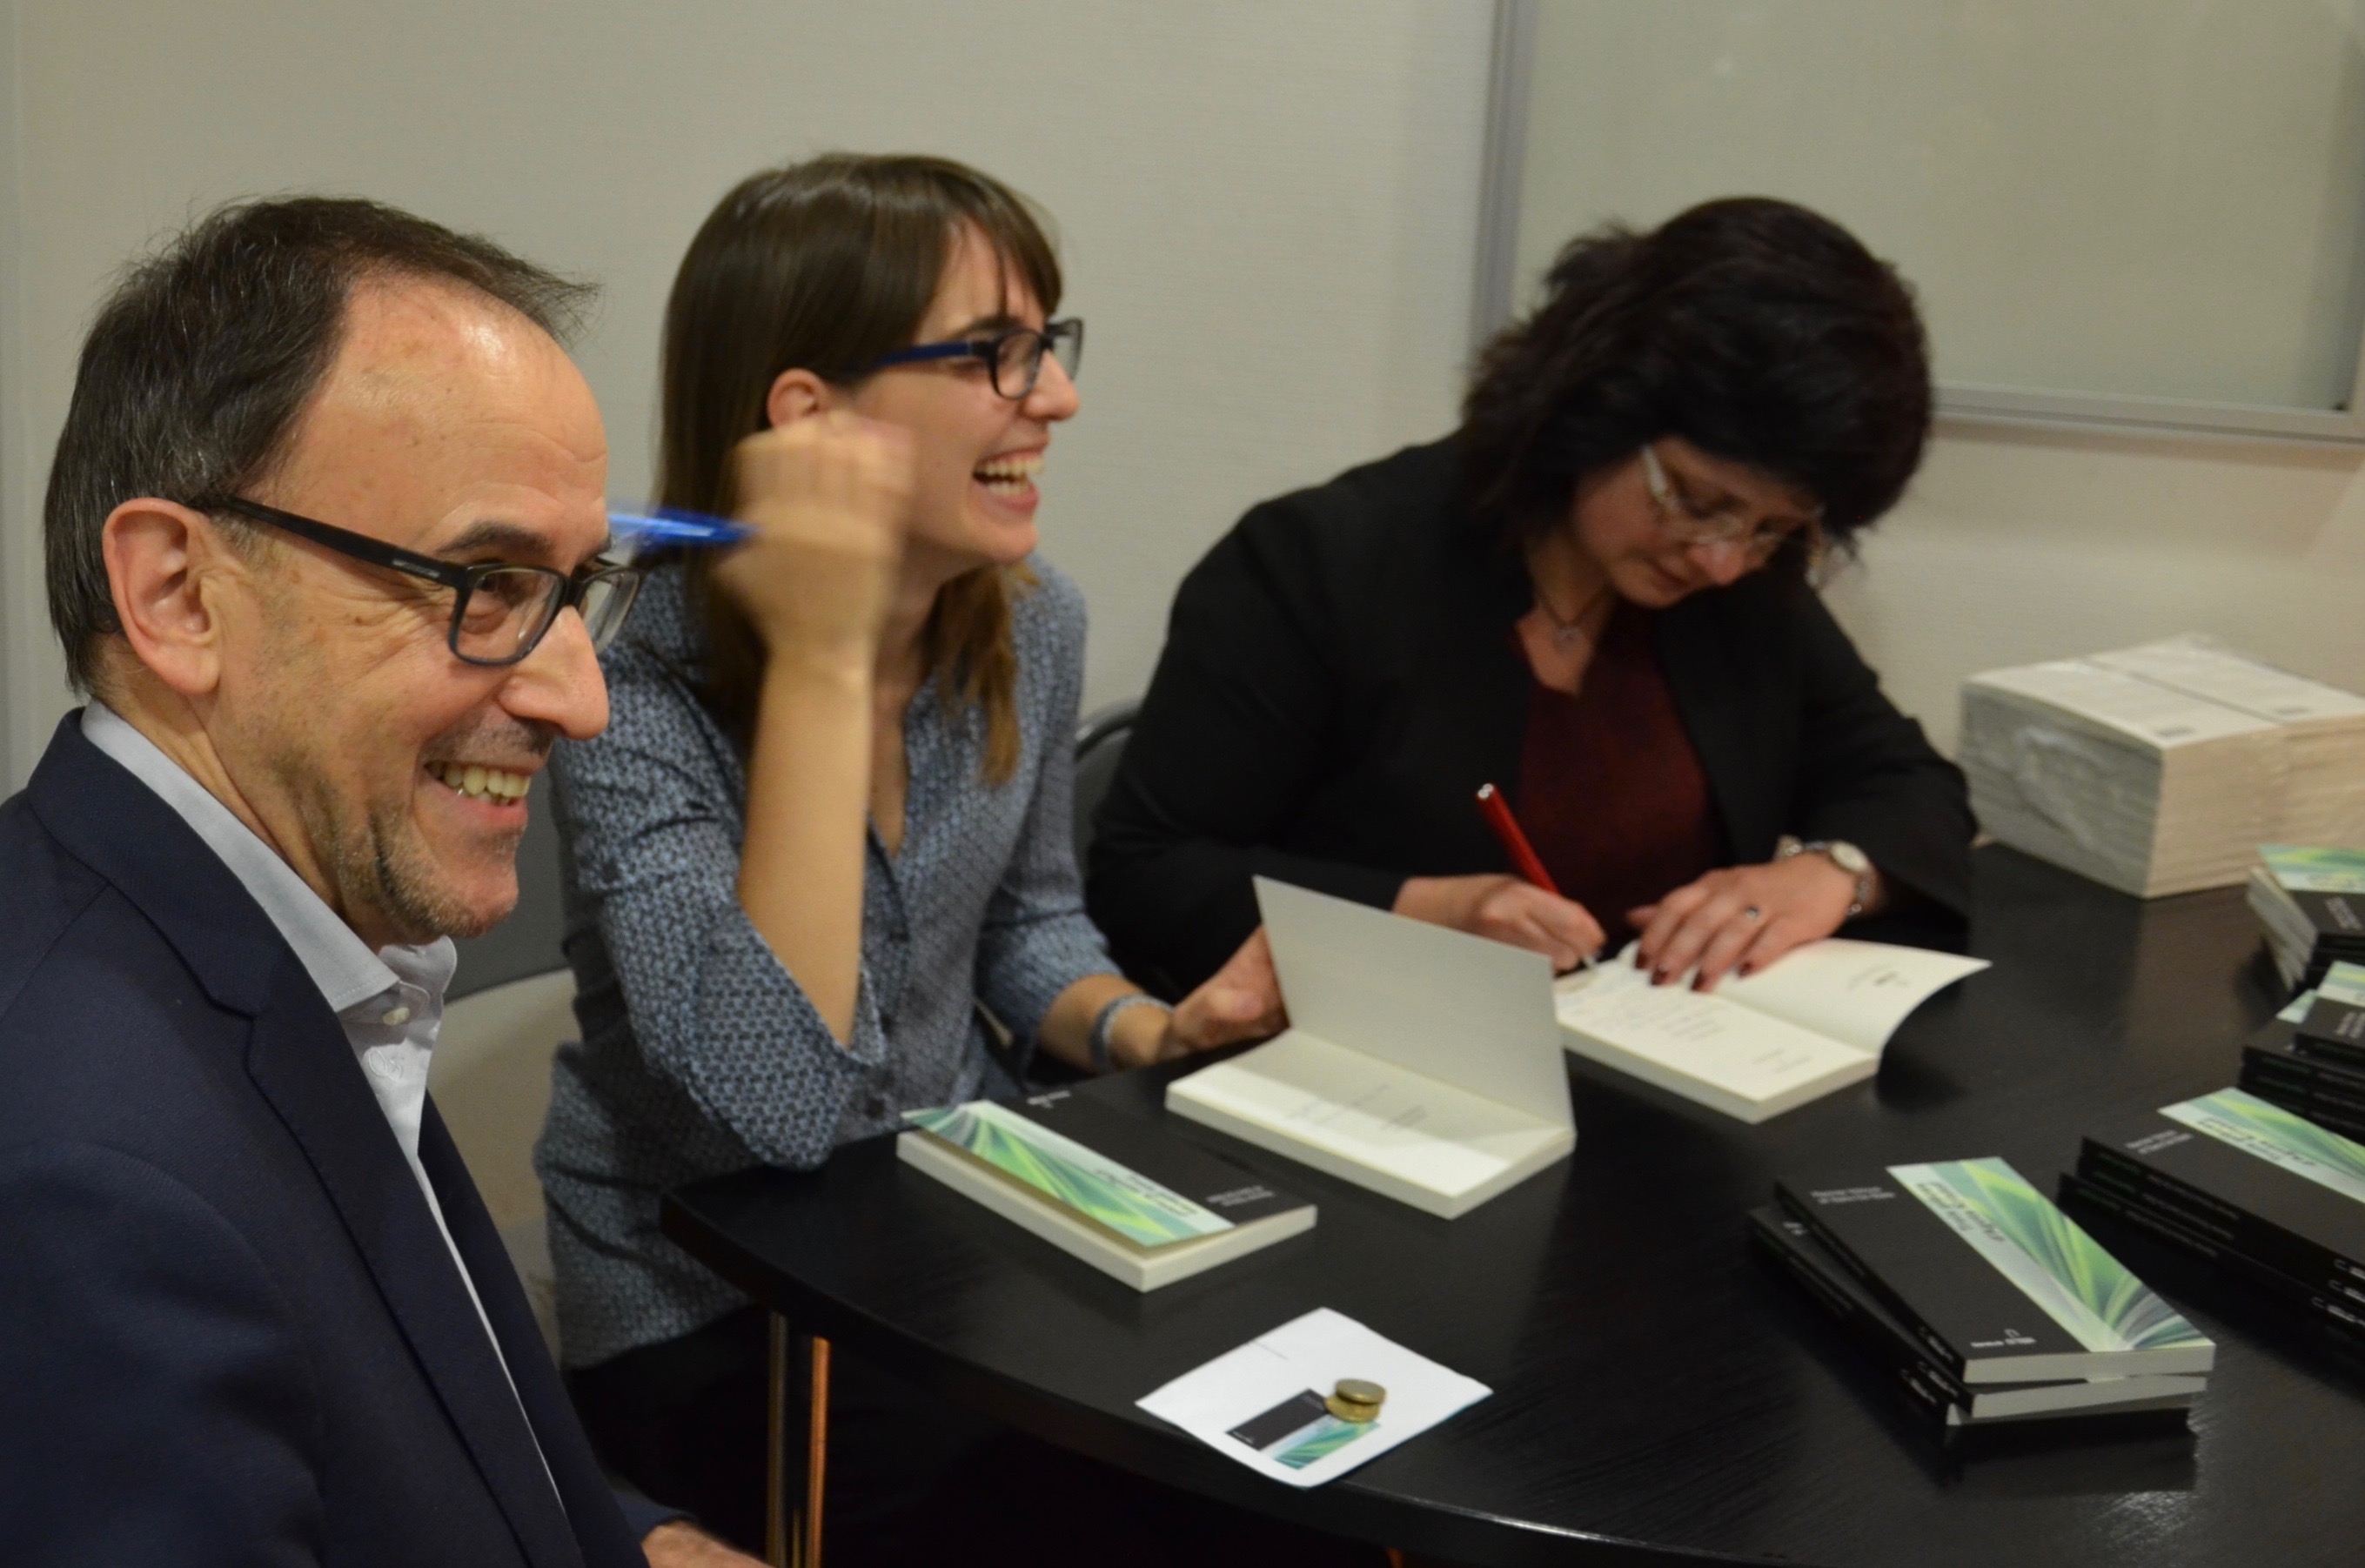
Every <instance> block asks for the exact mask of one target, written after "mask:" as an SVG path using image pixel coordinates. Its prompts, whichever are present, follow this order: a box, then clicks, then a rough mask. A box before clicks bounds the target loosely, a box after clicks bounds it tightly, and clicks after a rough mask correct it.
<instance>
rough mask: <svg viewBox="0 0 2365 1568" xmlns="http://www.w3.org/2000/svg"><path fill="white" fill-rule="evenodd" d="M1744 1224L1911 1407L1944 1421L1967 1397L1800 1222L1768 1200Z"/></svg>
mask: <svg viewBox="0 0 2365 1568" xmlns="http://www.w3.org/2000/svg"><path fill="white" fill-rule="evenodd" d="M1749 1228H1750V1233H1751V1235H1752V1236H1753V1237H1754V1238H1755V1239H1756V1242H1757V1245H1758V1247H1759V1248H1760V1249H1762V1250H1763V1251H1764V1252H1765V1255H1766V1256H1767V1257H1769V1258H1771V1259H1772V1260H1774V1261H1775V1262H1777V1264H1779V1265H1780V1266H1781V1268H1782V1271H1783V1272H1785V1273H1786V1274H1788V1275H1789V1276H1790V1278H1791V1279H1792V1280H1793V1281H1795V1282H1798V1283H1799V1285H1800V1286H1802V1287H1803V1288H1804V1289H1805V1291H1806V1293H1807V1294H1808V1295H1809V1296H1810V1297H1812V1298H1813V1299H1814V1301H1815V1303H1816V1305H1819V1306H1821V1308H1822V1309H1823V1311H1824V1312H1826V1313H1827V1314H1829V1315H1830V1316H1832V1318H1833V1320H1834V1321H1836V1322H1837V1323H1838V1324H1839V1326H1840V1327H1841V1328H1842V1329H1844V1331H1845V1332H1846V1334H1847V1337H1848V1338H1850V1339H1851V1340H1853V1341H1854V1342H1855V1346H1856V1348H1857V1349H1858V1350H1862V1351H1864V1352H1865V1354H1866V1355H1867V1356H1869V1357H1870V1358H1871V1359H1872V1361H1873V1364H1874V1365H1876V1366H1877V1367H1878V1368H1879V1369H1880V1370H1881V1372H1883V1373H1884V1374H1886V1375H1888V1376H1889V1377H1893V1378H1895V1379H1896V1380H1897V1383H1898V1384H1899V1386H1900V1387H1901V1388H1903V1389H1904V1391H1905V1394H1906V1397H1907V1398H1909V1399H1911V1401H1912V1402H1913V1405H1914V1406H1915V1408H1917V1409H1919V1410H1921V1411H1922V1413H1923V1414H1925V1415H1928V1416H1930V1417H1933V1418H1934V1419H1936V1420H1938V1421H1940V1422H1944V1421H1945V1418H1946V1410H1947V1407H1948V1406H1955V1405H1961V1404H1963V1403H1965V1402H1966V1401H1967V1399H1968V1397H1969V1395H1968V1394H1967V1392H1966V1391H1965V1389H1964V1387H1963V1385H1962V1383H1960V1382H1958V1381H1957V1380H1956V1377H1955V1374H1954V1373H1952V1372H1948V1371H1947V1370H1946V1369H1945V1367H1942V1366H1940V1365H1939V1364H1938V1363H1937V1361H1935V1360H1933V1358H1932V1356H1931V1355H1930V1353H1929V1352H1928V1351H1927V1350H1923V1349H1922V1341H1921V1339H1920V1338H1918V1337H1917V1336H1916V1335H1915V1334H1914V1332H1913V1330H1912V1329H1911V1328H1909V1327H1906V1326H1905V1324H1904V1323H1902V1322H1900V1320H1899V1319H1898V1317H1897V1316H1896V1315H1895V1314H1894V1313H1892V1312H1890V1311H1889V1308H1888V1307H1886V1306H1884V1305H1881V1303H1880V1300H1879V1298H1878V1297H1877V1296H1875V1295H1874V1294H1872V1293H1871V1292H1870V1291H1867V1290H1866V1289H1865V1288H1864V1287H1863V1286H1862V1285H1860V1284H1858V1283H1857V1282H1855V1279H1854V1278H1853V1277H1852V1276H1851V1275H1850V1274H1849V1273H1848V1271H1847V1269H1846V1268H1845V1266H1844V1265H1843V1264H1842V1263H1841V1262H1840V1260H1838V1259H1837V1258H1834V1257H1833V1255H1832V1254H1831V1252H1830V1250H1829V1249H1826V1248H1825V1247H1824V1246H1823V1245H1822V1244H1821V1242H1819V1241H1817V1240H1816V1239H1815V1238H1814V1235H1813V1233H1812V1232H1810V1230H1808V1228H1807V1226H1806V1225H1805V1224H1804V1223H1803V1222H1801V1221H1799V1220H1795V1219H1792V1218H1790V1217H1789V1216H1788V1215H1786V1214H1784V1213H1783V1212H1782V1210H1781V1209H1779V1208H1777V1207H1776V1206H1775V1205H1773V1204H1766V1205H1765V1207H1764V1208H1756V1209H1752V1210H1750V1211H1749Z"/></svg>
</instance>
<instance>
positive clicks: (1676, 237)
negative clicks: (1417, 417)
mask: <svg viewBox="0 0 2365 1568" xmlns="http://www.w3.org/2000/svg"><path fill="white" fill-rule="evenodd" d="M1546 287H1547V291H1548V292H1547V296H1546V297H1545V299H1544V302H1543V304H1542V305H1541V306H1540V307H1539V308H1537V309H1536V311H1535V312H1534V313H1533V314H1532V315H1530V316H1529V317H1528V318H1527V319H1525V320H1522V321H1519V322H1516V323H1514V324H1513V325H1512V326H1510V327H1509V328H1508V329H1506V330H1504V331H1503V332H1502V333H1500V334H1499V335H1498V336H1496V339H1495V340H1494V341H1493V342H1491V343H1489V344H1488V345H1487V346H1486V348H1485V352H1484V353H1481V354H1480V356H1479V360H1478V365H1477V369H1476V372H1475V374H1474V375H1473V376H1472V379H1471V385H1470V392H1469V396H1468V397H1467V398H1465V399H1464V401H1463V424H1462V431H1461V448H1462V457H1463V473H1464V476H1465V478H1466V481H1467V484H1468V487H1469V498H1470V505H1471V511H1472V514H1473V517H1474V520H1475V521H1476V522H1477V524H1478V525H1479V526H1480V527H1481V528H1484V529H1485V530H1487V531H1489V532H1491V533H1492V534H1493V535H1494V536H1495V537H1496V538H1497V539H1498V540H1501V541H1503V542H1504V543H1516V542H1517V541H1518V540H1519V539H1520V538H1521V537H1523V536H1532V535H1533V534H1535V533H1538V532H1541V531H1543V530H1545V529H1547V528H1550V527H1552V525H1553V524H1554V523H1556V522H1557V521H1559V520H1560V519H1562V518H1564V517H1565V516H1566V515H1567V512H1568V508H1569V505H1570V501H1571V498H1573V497H1574V495H1575V491H1576V486H1577V483H1578V481H1579V480H1580V479H1582V478H1584V477H1585V476H1586V475H1588V474H1590V473H1593V472H1594V471H1596V470H1597V469H1600V468H1604V467H1607V466H1609V465H1613V464H1617V463H1620V462H1623V461H1625V460H1626V459H1627V458H1629V457H1631V455H1632V454H1634V452H1635V450H1636V449H1637V448H1639V447H1640V446H1642V444H1643V443H1644V442H1649V441H1653V440H1655V439H1657V438H1658V437H1661V436H1665V435H1676V436H1681V437H1682V438H1683V439H1685V440H1686V441H1688V442H1691V443H1693V444H1694V445H1696V446H1698V447H1699V448H1700V449H1701V450H1702V451H1704V452H1707V453H1709V454H1713V455H1715V456H1717V457H1721V458H1724V459H1727V460H1729V461H1732V462H1736V463H1743V464H1746V465H1749V466H1750V467H1753V468H1755V469H1758V470H1759V471H1761V472H1763V473H1765V474H1767V475H1769V476H1773V477H1774V478H1777V479H1779V480H1781V481H1782V482H1784V483H1785V484H1787V485H1789V486H1791V487H1794V488H1796V489H1799V490H1801V491H1803V492H1805V493H1806V494H1808V495H1810V496H1812V497H1814V498H1816V499H1817V500H1818V501H1820V502H1821V505H1822V509H1823V516H1822V532H1823V535H1824V537H1825V539H1826V540H1827V541H1828V542H1829V543H1833V544H1836V545H1840V546H1842V547H1844V546H1846V545H1847V544H1848V543H1849V542H1850V539H1851V537H1852V536H1853V535H1854V534H1855V532H1856V531H1857V530H1859V529H1861V528H1863V527H1864V526H1865V525H1866V524H1867V523H1869V522H1871V521H1873V520H1874V519H1875V518H1877V517H1878V516H1879V515H1880V514H1881V513H1882V512H1884V511H1886V510H1889V507H1890V506H1892V505H1894V504H1895V503H1896V500H1897V498H1898V496H1899V495H1900V493H1901V492H1902V491H1903V490H1904V488H1905V483H1906V481H1907V480H1908V479H1910V478H1911V477H1912V475H1913V470H1914V468H1915V467H1916V466H1917V465H1919V464H1920V463H1921V461H1922V443H1923V442H1924V440H1925V439H1926V438H1927V436H1928V433H1929V429H1930V405H1931V391H1930V365H1929V353H1928V347H1927V344H1926V341H1925V339H1924V337H1923V335H1922V319H1921V317H1920V315H1919V314H1918V313H1917V312H1916V311H1915V309H1914V307H1913V295H1912V291H1911V289H1910V288H1909V287H1908V286H1906V284H1905V282H1904V280H1903V279H1901V278H1900V277H1899V276H1898V275H1897V273H1896V271H1895V269H1893V268H1891V267H1890V266H1889V264H1888V263H1885V262H1882V261H1880V260H1878V259H1877V258H1876V257H1875V256H1873V254H1872V253H1871V252H1868V251H1866V249H1865V248H1864V246H1863V245H1862V244H1860V243H1858V242H1857V241H1856V239H1855V236H1854V235H1852V234H1850V233H1848V231H1847V230H1844V229H1842V228H1841V227H1840V226H1839V225H1838V224H1836V223H1833V222H1832V221H1831V220H1830V219H1829V218H1823V217H1821V216H1819V215H1818V214H1815V213H1812V212H1810V211H1808V210H1807V209H1806V208H1804V207H1797V206H1793V205H1792V204H1791V203H1789V202H1786V201H1775V200H1772V199H1770V198H1767V197H1763V196H1736V197H1732V198H1729V199H1726V200H1722V201H1712V202H1707V203H1704V204H1702V205H1701V206H1698V207H1693V208H1691V209H1690V210H1689V211H1687V212H1684V213H1680V214H1678V215H1677V216H1676V217H1674V218H1669V219H1668V220H1667V221H1666V222H1665V223H1664V224H1662V225H1661V226H1660V227H1659V228H1657V229H1655V230H1652V231H1651V232H1650V233H1647V234H1637V233H1635V232H1634V231H1632V230H1629V229H1625V228H1622V227H1619V226H1615V225H1612V226H1610V227H1608V228H1604V229H1600V230H1595V231H1593V232H1591V233H1588V234H1583V235H1580V236H1578V237H1577V238H1576V239H1575V240H1574V241H1570V242H1569V244H1568V245H1567V246H1566V247H1565V248H1564V250H1563V251H1562V252H1561V253H1560V255H1559V256H1558V257H1557V258H1555V259H1554V261H1553V263H1552V271H1551V273H1550V274H1547V277H1546ZM1786 558H1787V564H1788V566H1789V567H1790V568H1791V569H1792V570H1794V571H1795V570H1797V569H1798V568H1799V565H1800V563H1801V560H1802V557H1801V556H1799V554H1798V553H1797V552H1786V553H1785V555H1784V556H1781V557H1777V565H1781V564H1785V562H1786Z"/></svg>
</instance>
